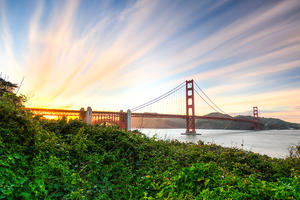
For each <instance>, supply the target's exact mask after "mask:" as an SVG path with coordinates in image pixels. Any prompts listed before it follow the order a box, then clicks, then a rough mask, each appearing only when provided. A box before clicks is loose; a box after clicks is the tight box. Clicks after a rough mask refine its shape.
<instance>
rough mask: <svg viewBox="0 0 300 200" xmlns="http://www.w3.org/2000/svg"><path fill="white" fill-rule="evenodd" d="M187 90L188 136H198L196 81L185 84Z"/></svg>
mask: <svg viewBox="0 0 300 200" xmlns="http://www.w3.org/2000/svg"><path fill="white" fill-rule="evenodd" d="M185 90H186V99H185V100H186V132H185V133H186V134H191V135H194V134H196V130H195V129H196V126H195V101H194V80H193V79H192V80H189V81H186V82H185Z"/></svg>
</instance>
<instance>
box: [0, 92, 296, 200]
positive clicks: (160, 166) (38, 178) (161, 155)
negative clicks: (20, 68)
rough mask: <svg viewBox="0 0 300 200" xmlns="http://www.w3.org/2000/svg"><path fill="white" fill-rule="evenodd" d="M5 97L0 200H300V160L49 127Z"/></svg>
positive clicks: (60, 124) (0, 112)
mask: <svg viewBox="0 0 300 200" xmlns="http://www.w3.org/2000/svg"><path fill="white" fill-rule="evenodd" d="M21 102H22V97H17V96H16V95H14V94H13V93H8V92H3V93H2V94H1V95H0V199H163V198H165V199H299V198H300V197H299V193H300V191H299V187H300V184H299V171H300V169H299V167H300V159H299V157H291V158H287V159H272V158H270V157H267V156H261V155H259V154H255V153H252V152H246V151H242V150H238V149H233V148H223V147H220V146H218V145H214V144H210V145H205V144H203V143H201V142H200V143H199V144H193V143H181V142H178V141H161V140H157V139H156V138H147V137H146V136H144V135H143V134H140V133H131V132H125V131H122V130H120V129H119V128H118V127H114V126H106V125H95V126H91V125H88V124H86V123H83V122H81V121H78V120H72V121H70V122H67V121H66V120H65V119H63V120H59V121H48V120H44V119H40V118H39V117H32V114H31V113H29V112H27V111H25V110H24V109H23V108H22V103H21Z"/></svg>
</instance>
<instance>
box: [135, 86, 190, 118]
mask: <svg viewBox="0 0 300 200" xmlns="http://www.w3.org/2000/svg"><path fill="white" fill-rule="evenodd" d="M183 86H185V82H182V83H181V84H179V85H178V86H176V87H175V88H173V89H171V90H169V91H168V92H166V93H164V94H162V95H160V96H159V97H157V98H155V99H152V100H150V101H148V102H146V103H144V104H141V105H139V106H136V107H134V108H132V109H131V110H132V112H134V111H137V110H140V109H142V108H144V107H147V106H149V105H151V104H154V103H156V102H158V101H160V100H162V99H164V98H166V97H168V96H170V95H171V94H173V93H174V92H176V91H178V90H180V89H181V88H182V87H183Z"/></svg>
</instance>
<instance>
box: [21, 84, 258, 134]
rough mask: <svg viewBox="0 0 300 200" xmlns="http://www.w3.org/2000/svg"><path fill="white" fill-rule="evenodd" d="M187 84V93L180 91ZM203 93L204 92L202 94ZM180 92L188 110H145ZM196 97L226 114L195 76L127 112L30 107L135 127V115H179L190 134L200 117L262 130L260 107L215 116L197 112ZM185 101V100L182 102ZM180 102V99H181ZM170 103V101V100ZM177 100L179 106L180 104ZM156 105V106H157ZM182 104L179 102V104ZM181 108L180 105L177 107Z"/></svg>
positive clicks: (34, 110) (35, 110) (93, 121)
mask: <svg viewBox="0 0 300 200" xmlns="http://www.w3.org/2000/svg"><path fill="white" fill-rule="evenodd" d="M184 88H185V91H184V93H185V95H184V96H185V97H182V94H181V95H178V93H180V92H179V91H181V92H182V90H183V89H184ZM195 94H196V95H197V96H196V95H195ZM201 94H202V95H201ZM172 95H173V96H174V95H175V96H176V95H177V96H176V97H177V99H178V98H179V99H181V100H182V101H183V102H184V104H185V105H184V106H181V108H184V111H178V112H179V113H185V114H170V113H157V112H141V111H145V110H146V111H149V109H150V110H151V111H152V109H153V108H152V107H153V106H154V105H157V104H158V103H159V102H163V101H166V99H167V97H170V96H172ZM196 97H197V98H199V99H201V100H202V102H204V103H205V104H207V105H208V106H209V107H210V108H211V109H213V110H214V111H216V112H219V113H223V114H226V113H225V112H224V111H223V110H222V109H221V108H220V107H219V106H217V105H216V104H215V103H214V102H213V101H212V100H211V99H210V98H209V97H208V95H206V93H205V92H204V91H203V90H202V89H201V88H200V87H199V86H198V84H197V83H196V82H194V80H187V81H185V82H183V83H181V84H179V85H178V86H177V87H175V88H173V89H171V90H170V91H168V92H166V93H164V94H163V95H161V96H159V97H157V98H155V99H152V100H151V101H148V102H146V103H144V104H141V105H139V106H136V107H134V108H131V109H128V110H127V112H123V111H122V110H121V111H120V112H108V111H92V109H91V107H88V108H87V110H86V111H85V110H84V108H81V109H80V110H63V109H45V108H27V109H29V110H31V112H32V113H33V114H34V115H43V116H48V117H49V116H53V117H56V118H60V117H71V118H78V119H80V120H83V121H85V122H87V123H89V124H100V123H104V122H107V123H110V124H114V125H118V126H120V128H122V129H125V130H130V129H131V118H142V119H143V118H156V119H158V118H177V119H184V120H185V122H186V134H196V123H195V121H196V120H197V119H207V120H226V121H235V122H241V123H250V124H253V128H254V130H259V129H260V126H261V125H263V124H262V123H260V122H259V117H258V109H257V107H253V119H240V118H233V117H231V116H230V115H224V116H226V117H213V116H205V115H198V114H197V113H196V111H197V110H196V106H195V105H196V104H195V101H196ZM182 101H181V102H182ZM177 103H178V102H177ZM167 104H170V103H169V102H167ZM176 106H177V105H176V102H175V107H176ZM154 107H155V106H154ZM164 107H165V105H164ZM177 107H178V106H177ZM147 109H148V110H147ZM177 110H178V109H177ZM167 112H168V111H167Z"/></svg>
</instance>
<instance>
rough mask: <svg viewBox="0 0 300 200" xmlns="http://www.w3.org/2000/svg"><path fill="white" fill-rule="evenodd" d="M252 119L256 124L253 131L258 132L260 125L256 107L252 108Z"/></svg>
mask: <svg viewBox="0 0 300 200" xmlns="http://www.w3.org/2000/svg"><path fill="white" fill-rule="evenodd" d="M253 118H254V121H256V122H257V123H254V130H256V131H258V130H260V125H259V118H258V108H257V106H255V107H253Z"/></svg>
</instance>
